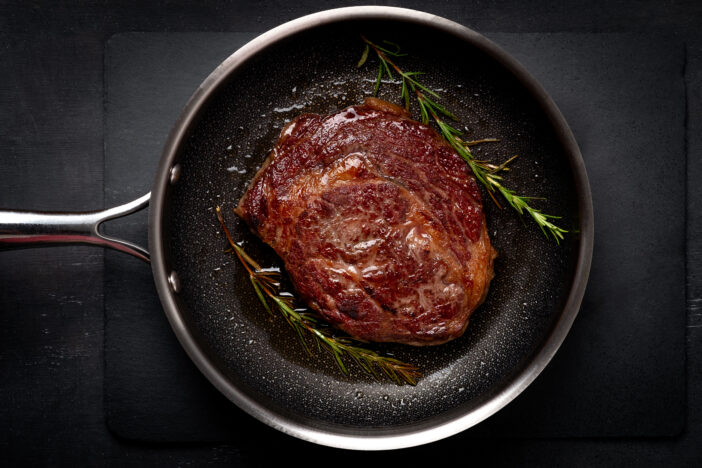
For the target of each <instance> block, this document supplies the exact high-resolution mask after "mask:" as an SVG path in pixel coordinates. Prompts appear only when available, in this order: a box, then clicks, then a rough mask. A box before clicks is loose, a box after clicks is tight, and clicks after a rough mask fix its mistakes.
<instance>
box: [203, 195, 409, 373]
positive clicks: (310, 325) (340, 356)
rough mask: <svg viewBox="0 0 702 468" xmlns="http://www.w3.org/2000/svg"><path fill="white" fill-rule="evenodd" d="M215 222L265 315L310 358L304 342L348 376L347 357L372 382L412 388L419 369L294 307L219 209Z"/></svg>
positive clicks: (269, 272)
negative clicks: (276, 316)
mask: <svg viewBox="0 0 702 468" xmlns="http://www.w3.org/2000/svg"><path fill="white" fill-rule="evenodd" d="M216 212H217V219H218V220H219V223H220V224H221V225H222V230H223V231H224V235H225V236H226V237H227V241H228V242H229V245H231V247H232V249H233V251H234V253H235V254H236V256H237V258H238V259H239V261H240V262H241V264H242V265H243V266H244V268H246V271H247V272H248V274H249V281H250V282H251V285H252V286H253V288H254V291H255V293H256V296H257V297H258V299H259V300H260V301H261V303H262V304H263V306H264V308H265V309H266V311H268V313H270V314H273V309H276V310H277V311H278V312H279V313H280V314H281V315H282V316H283V318H284V319H285V321H286V322H288V324H289V325H290V326H291V327H292V328H293V330H295V333H296V334H297V336H298V338H299V339H300V342H301V343H302V346H303V347H304V348H305V350H306V351H307V353H309V354H310V356H314V353H313V352H312V349H311V348H310V346H309V343H308V340H311V341H312V342H313V343H314V344H316V347H317V350H318V351H321V350H322V349H324V350H326V351H327V352H328V353H330V354H331V355H332V357H333V358H334V360H335V362H336V364H337V365H338V366H339V368H340V369H341V371H342V372H343V373H344V374H346V375H348V374H349V370H348V368H347V366H346V361H344V358H347V357H348V358H351V359H352V360H353V361H355V362H356V363H357V364H358V365H359V367H361V369H363V370H364V371H365V372H367V373H368V374H370V375H372V376H373V377H375V378H376V379H378V380H380V379H381V377H382V376H383V375H385V376H387V377H388V378H390V379H391V380H393V381H394V382H395V383H397V384H398V385H401V384H403V383H407V384H410V385H416V384H417V379H418V378H419V377H420V376H421V373H420V372H419V369H418V368H417V367H416V366H414V365H412V364H407V363H405V362H402V361H400V360H398V359H395V358H392V357H388V356H383V355H380V354H378V353H377V352H375V351H372V350H370V349H366V348H364V347H363V346H362V344H363V343H362V342H360V341H358V340H356V339H354V338H352V337H350V336H342V335H339V334H337V333H335V332H334V331H333V330H332V329H331V328H330V326H329V325H327V324H326V323H325V322H324V320H322V318H321V317H319V316H318V315H317V314H315V313H313V312H311V311H309V310H307V309H298V308H296V307H295V304H294V298H293V297H292V296H290V295H283V294H281V292H280V282H279V279H280V278H279V273H278V272H275V271H268V270H263V269H262V268H261V267H260V265H259V264H258V263H256V261H255V260H254V259H252V258H251V257H250V256H249V254H247V253H246V251H245V250H244V248H243V247H241V245H239V244H237V243H236V242H234V240H233V239H232V237H231V234H230V233H229V230H228V229H227V226H226V224H225V223H224V218H223V217H222V210H221V209H220V207H219V206H218V207H217V208H216Z"/></svg>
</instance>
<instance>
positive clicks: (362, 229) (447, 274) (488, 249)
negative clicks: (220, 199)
mask: <svg viewBox="0 0 702 468" xmlns="http://www.w3.org/2000/svg"><path fill="white" fill-rule="evenodd" d="M235 211H236V213H237V214H238V215H239V216H241V217H242V218H243V219H244V220H245V221H246V222H247V223H248V224H249V226H250V227H251V229H252V230H253V232H254V233H256V234H257V235H258V236H259V237H260V238H261V239H262V240H263V241H264V242H266V243H268V244H269V245H271V246H272V247H273V249H275V251H276V252H277V253H278V255H280V257H281V258H282V259H283V261H284V263H285V269H286V270H287V272H288V273H289V275H290V277H291V280H292V282H293V284H294V286H295V289H296V291H297V293H298V294H299V295H300V297H301V298H302V299H303V300H305V301H306V302H307V304H308V305H309V306H310V307H311V308H312V309H314V310H316V311H317V312H319V313H320V314H321V315H322V316H323V317H325V318H326V319H327V320H328V321H329V322H330V323H332V324H333V325H335V326H336V327H338V328H340V329H342V330H344V331H345V332H347V333H349V334H350V335H352V336H354V337H356V338H360V339H363V340H367V341H384V342H397V343H405V344H410V345H417V346H422V345H435V344H441V343H445V342H446V341H449V340H451V339H453V338H456V337H458V336H461V335H462V334H463V332H464V331H465V329H466V326H467V324H468V318H469V317H470V315H471V313H472V312H473V311H474V310H475V308H476V307H478V305H480V304H481V303H482V302H483V300H484V299H485V296H486V294H487V291H488V286H489V283H490V280H491V279H492V277H493V259H494V258H495V251H494V249H493V248H492V246H491V245H490V239H489V238H488V233H487V228H486V225H485V215H484V213H483V208H482V202H481V197H480V191H479V189H478V186H477V184H476V181H475V178H474V177H473V175H472V173H471V172H470V170H469V168H468V166H467V165H466V164H465V162H464V161H463V160H462V159H461V157H460V156H459V155H458V154H456V152H455V151H454V150H453V148H451V146H450V145H449V144H448V143H446V142H445V141H444V140H443V139H442V138H441V137H440V136H439V135H438V134H437V133H436V132H435V131H434V130H433V129H432V128H431V127H429V126H426V125H423V124H420V123H419V122H417V121H415V120H412V119H411V118H410V116H409V115H408V113H407V112H406V111H405V110H404V109H403V108H401V107H397V106H395V105H393V104H390V103H387V102H385V101H381V100H379V99H375V98H368V99H366V101H365V102H364V103H363V104H362V105H358V106H352V107H349V108H347V109H344V110H342V111H340V112H338V113H336V114H331V115H327V116H321V115H316V114H304V115H301V116H299V117H297V118H296V119H294V120H293V121H292V122H290V123H289V124H288V125H287V126H286V127H285V128H284V129H283V131H282V133H281V135H280V139H279V140H278V143H277V144H276V146H275V148H274V149H273V151H272V152H271V154H270V155H269V156H268V159H267V160H266V162H265V163H264V165H263V167H262V168H261V170H260V171H259V172H258V173H257V174H256V176H255V177H254V179H253V181H252V182H251V185H250V187H249V188H248V190H247V192H246V194H245V195H244V196H243V197H242V199H241V201H240V202H239V206H238V207H237V208H236V210H235Z"/></svg>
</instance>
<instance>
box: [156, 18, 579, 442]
mask: <svg viewBox="0 0 702 468" xmlns="http://www.w3.org/2000/svg"><path fill="white" fill-rule="evenodd" d="M381 16H382V18H380V17H368V15H366V16H365V17H360V18H359V17H356V18H354V17H353V15H350V17H348V18H344V19H338V20H334V21H332V22H331V23H330V24H321V25H313V24H309V23H308V24H307V25H306V26H305V27H304V28H301V30H300V31H297V32H295V33H292V34H287V35H286V37H283V38H279V39H277V40H276V41H275V42H274V43H273V44H268V45H267V46H266V47H265V48H262V49H261V50H259V51H258V52H257V53H256V54H254V55H253V56H252V57H250V58H248V59H247V60H245V61H244V62H243V63H241V64H239V65H238V66H236V67H234V70H233V71H229V70H228V71H227V77H226V79H223V80H222V81H220V82H218V85H217V86H216V88H214V90H211V91H210V92H209V94H208V95H207V97H206V98H202V99H201V101H202V105H199V106H196V107H197V109H195V110H192V108H191V110H190V111H187V110H186V113H185V114H184V117H183V118H182V120H181V121H180V122H179V123H178V125H177V126H176V130H175V131H174V135H172V137H171V143H170V146H167V148H166V151H165V153H164V159H163V160H162V164H161V170H160V175H159V177H158V178H157V183H156V189H155V191H154V197H155V200H156V202H155V203H154V202H153V201H152V210H153V211H156V214H155V215H153V214H152V223H155V224H157V226H158V229H156V230H154V232H155V233H156V234H152V239H151V242H152V249H151V250H152V252H154V251H155V250H159V249H160V250H162V251H163V254H162V255H158V254H157V255H155V257H154V262H155V263H156V264H155V265H154V272H155V275H156V280H157V283H158V284H159V291H160V294H161V297H162V300H163V302H164V308H165V309H166V312H167V313H168V314H169V318H170V319H171V323H172V324H173V325H174V328H175V329H176V333H177V334H178V335H179V338H181V341H182V342H183V344H184V346H185V348H186V350H187V351H188V352H189V353H190V354H191V356H193V358H194V360H195V361H196V363H198V365H199V366H200V368H201V369H202V370H203V372H205V375H207V376H208V377H209V378H210V379H211V380H212V381H213V383H214V384H215V385H216V386H217V387H218V388H220V390H222V391H223V392H224V393H225V394H226V395H227V396H228V397H230V398H231V399H232V400H234V401H235V402H236V403H237V404H239V405H240V406H242V407H243V408H244V409H246V410H247V411H249V412H250V413H252V414H253V415H254V416H256V417H258V418H260V419H262V420H263V421H264V422H266V423H268V424H270V425H272V426H274V427H277V428H279V429H281V430H283V431H285V432H289V433H292V434H293V435H296V436H298V437H302V438H306V439H309V440H313V441H315V442H319V443H324V444H328V445H336V446H346V447H351V448H361V447H360V446H357V445H354V443H351V442H348V443H347V442H346V439H345V438H347V437H348V438H349V440H350V439H353V438H369V439H376V438H377V439H379V440H381V439H392V438H393V437H398V436H404V435H407V434H421V433H423V432H425V431H431V430H434V432H433V433H432V435H431V436H429V437H428V438H426V439H422V438H421V437H420V438H418V439H407V440H402V441H395V442H391V443H387V444H386V445H384V446H383V445H382V443H381V444H380V445H378V446H373V445H370V444H369V445H368V448H390V447H397V446H406V445H415V444H417V443H423V442H427V441H429V440H432V439H436V438H439V437H442V436H444V435H449V434H450V433H451V432H456V431H457V430H460V429H462V428H465V426H467V425H469V423H466V422H463V423H456V422H455V421H457V420H460V419H461V418H462V417H463V416H464V415H466V414H469V413H480V412H481V411H484V412H485V415H484V416H478V417H476V418H474V419H475V420H476V421H477V420H480V419H482V418H484V417H485V416H487V415H489V414H491V413H492V412H494V410H495V409H497V407H501V406H502V405H504V404H505V403H506V401H504V402H500V403H499V404H497V406H495V405H496V403H495V399H498V398H499V396H500V395H501V393H503V392H505V389H506V388H508V387H509V386H510V385H514V382H515V381H517V380H519V379H522V380H524V379H525V377H524V374H525V373H528V372H531V373H534V371H533V369H532V368H533V367H534V360H541V361H543V360H544V359H545V360H546V362H547V361H548V359H550V354H551V352H550V351H549V352H544V347H550V348H551V350H552V351H553V352H555V348H557V346H558V345H559V344H560V341H558V342H557V343H555V344H554V343H553V342H552V341H553V339H552V341H550V342H549V341H548V340H549V338H550V337H552V336H553V335H554V334H556V335H561V336H562V335H563V334H564V333H565V332H566V331H567V327H569V326H570V323H571V322H572V319H573V317H574V315H575V313H576V312H577V307H578V305H579V301H580V297H576V298H575V299H576V300H575V302H576V303H575V304H573V289H574V288H579V291H580V292H579V293H578V294H580V296H581V294H582V288H583V287H584V281H585V279H586V276H587V271H586V270H585V272H584V276H583V271H582V270H583V268H584V267H583V259H582V258H583V253H582V252H583V244H582V242H583V238H582V233H583V232H586V233H588V232H589V235H590V236H591V228H590V227H589V226H585V225H584V224H587V223H591V222H590V221H588V220H587V217H588V216H589V217H590V219H591V212H586V213H583V206H585V207H586V208H587V207H589V189H587V185H585V186H584V187H583V182H582V180H583V178H584V172H583V173H582V174H579V173H578V170H580V168H579V166H578V163H579V164H582V161H581V160H580V159H579V158H580V156H579V152H578V151H577V147H575V148H574V147H573V144H572V143H573V142H572V141H570V140H569V139H568V138H567V137H568V136H569V132H567V134H566V135H565V136H564V133H563V129H562V128H559V127H558V126H557V125H556V126H554V122H553V115H551V114H550V113H549V112H551V111H552V109H547V107H548V106H546V105H545V104H544V102H543V101H542V100H541V98H540V97H539V96H535V95H534V93H533V90H532V89H529V86H525V85H524V84H523V80H522V78H523V77H519V78H518V77H517V76H515V74H514V71H513V70H510V69H508V68H506V67H505V65H504V63H501V62H503V60H502V59H501V58H500V57H497V58H495V57H494V56H493V55H492V54H491V53H489V52H486V51H483V50H482V49H481V48H480V47H477V46H476V45H475V44H472V43H470V42H466V39H465V37H462V36H460V35H456V34H454V31H453V30H451V29H450V28H448V29H446V28H442V27H437V26H434V25H432V24H431V22H424V21H417V20H407V19H403V18H401V17H400V16H401V15H400V16H393V15H381ZM361 34H364V35H366V36H367V37H368V38H370V39H371V40H375V41H377V42H381V41H383V40H389V41H392V42H394V43H397V44H399V45H401V47H402V50H403V51H404V52H407V53H408V54H409V55H408V56H406V57H403V58H401V59H398V62H399V63H400V64H401V66H403V67H405V69H406V70H408V71H422V72H425V73H426V74H425V75H423V76H422V77H421V80H422V81H423V82H424V83H425V84H427V85H429V86H430V87H431V88H432V89H435V90H436V91H437V92H438V93H439V94H440V95H441V103H443V104H444V105H445V106H446V107H447V108H448V109H451V110H452V111H453V112H454V113H455V114H456V115H457V116H458V117H459V119H460V125H459V126H460V128H461V129H463V130H464V131H465V138H466V139H480V138H498V139H499V140H500V141H499V142H498V143H489V144H483V145H481V146H478V147H476V148H475V153H476V156H477V157H479V158H481V159H487V160H490V161H494V162H498V163H499V162H502V161H504V160H506V159H508V158H510V157H511V156H513V155H515V154H516V155H518V158H517V159H516V160H515V161H514V162H513V163H512V165H511V171H510V172H509V173H508V174H507V175H506V176H505V184H506V185H507V186H509V187H513V188H515V189H516V190H517V192H518V193H521V194H526V195H530V196H538V197H543V198H544V200H534V201H533V204H534V205H536V206H537V207H541V208H543V209H544V211H546V212H548V213H550V214H555V215H559V216H562V219H560V220H558V224H559V225H561V226H563V227H565V228H566V229H568V230H569V231H570V233H569V234H567V235H566V238H565V241H561V243H560V245H558V244H557V243H556V242H555V241H554V240H553V239H552V238H547V237H546V236H545V235H544V234H543V233H542V232H541V231H540V230H539V229H538V227H537V226H536V225H535V224H534V223H533V222H532V221H531V220H530V219H527V218H522V217H520V216H518V215H517V214H516V213H515V212H514V210H512V209H510V208H508V207H507V208H504V209H499V208H498V207H497V206H496V204H495V203H493V201H492V200H491V199H490V197H488V196H487V194H485V192H484V205H485V209H486V213H487V223H488V228H489V232H490V237H491V240H492V242H493V244H494V246H495V248H496V249H497V251H498V253H499V257H498V259H497V260H496V262H495V279H494V280H493V282H492V285H491V287H490V291H489V294H488V297H487V300H486V301H485V303H484V304H483V305H482V306H481V307H480V308H479V309H478V310H477V311H476V312H475V313H474V315H473V316H472V318H471V321H470V324H469V326H468V329H467V331H466V333H465V335H464V336H463V337H461V338H459V339H456V340H454V341H453V342H450V343H448V344H444V345H441V346H435V347H423V348H416V347H409V346H403V345H374V346H373V348H374V349H378V350H381V351H383V352H387V353H391V354H392V355H394V356H396V357H398V358H400V359H403V360H406V361H409V362H412V363H415V364H417V365H419V366H420V367H421V369H422V372H423V374H424V375H423V377H422V378H421V379H420V380H419V383H418V384H417V385H416V386H410V385H404V386H398V385H396V384H394V383H392V382H391V381H389V380H385V381H380V382H379V381H376V380H374V379H373V378H371V377H369V376H368V375H366V374H364V373H363V372H362V371H360V370H359V368H358V367H357V366H355V365H354V364H353V363H351V362H350V361H349V369H350V370H351V375H348V376H347V375H344V374H343V373H342V372H341V371H340V370H339V369H338V368H337V366H336V365H335V363H334V361H333V359H332V358H331V356H329V355H328V354H326V353H324V352H320V353H316V354H315V355H314V356H312V357H311V356H309V355H308V354H307V353H306V352H305V350H304V348H303V347H302V346H301V344H300V343H299V341H298V338H297V336H296V335H295V333H294V332H293V330H292V329H291V328H290V326H289V325H288V324H287V323H286V322H285V321H284V320H283V319H282V318H281V317H279V316H270V315H268V314H267V313H266V311H265V309H264V308H263V307H262V306H261V304H260V303H259V301H258V299H257V297H256V295H255V293H254V291H253V289H252V287H251V284H250V282H249V281H248V278H247V274H246V271H245V270H244V268H242V267H241V266H240V265H239V264H238V261H237V259H236V258H235V257H234V256H233V255H232V254H230V253H227V252H225V250H226V249H227V242H226V240H225V237H224V235H223V233H222V231H221V229H220V226H219V223H218V222H217V219H216V216H215V207H216V206H218V205H220V206H222V209H223V212H224V215H225V219H226V222H227V224H228V226H229V229H230V230H231V232H232V234H233V237H234V238H235V240H241V241H243V242H244V247H245V249H246V250H247V252H249V254H250V255H251V256H253V257H254V258H255V259H257V260H258V261H259V263H261V264H262V265H264V266H279V267H280V266H282V264H281V262H280V261H279V260H278V258H277V257H276V255H275V253H274V252H273V251H272V250H271V249H270V248H268V247H266V246H265V245H263V244H262V242H261V241H259V240H258V239H257V238H256V237H255V236H253V235H252V234H251V233H250V232H249V230H248V227H247V226H246V225H245V223H243V222H242V221H241V220H239V219H238V218H237V216H236V215H234V214H233V213H232V211H231V210H232V208H233V207H234V206H236V204H237V202H238V200H239V198H240V197H241V196H242V195H243V193H244V191H245V189H246V188H247V186H248V183H249V181H250V180H251V178H252V177H253V176H254V174H255V173H256V171H257V169H258V168H259V167H260V165H261V164H262V162H263V161H264V159H265V157H266V156H267V155H268V153H269V151H270V150H271V148H272V147H273V145H274V144H275V142H276V140H277V137H278V134H279V133H280V130H281V128H282V127H283V126H284V125H285V123H286V122H287V121H289V120H290V119H292V118H294V117H295V116H296V115H298V114H300V113H303V112H305V113H306V112H315V113H331V112H335V111H338V110H340V109H342V108H344V107H347V106H349V105H353V104H357V103H361V102H362V101H363V99H364V97H366V96H370V95H371V94H372V93H373V87H374V81H375V76H376V72H377V65H378V62H377V59H376V58H375V57H374V56H373V55H372V54H371V56H370V57H369V60H368V62H367V63H366V65H365V66H363V67H362V68H360V69H359V68H357V67H356V63H357V62H358V60H359V58H360V56H361V53H362V51H363V43H362V42H361V39H360V35H361ZM398 83H399V82H397V81H395V82H390V81H388V80H386V81H385V82H383V85H382V87H381V91H380V97H382V98H384V99H386V100H388V101H391V102H397V103H399V95H400V85H399V84H398ZM208 86H209V85H208V83H205V84H204V85H203V89H208ZM191 107H192V106H191ZM545 109H546V110H545ZM413 110H414V111H415V113H414V115H415V116H418V115H419V114H418V112H417V109H413ZM188 112H189V113H188ZM559 115H560V114H559ZM566 130H567V129H566ZM571 138H572V137H571ZM174 163H177V164H178V165H179V170H180V176H179V177H177V182H175V183H170V182H169V181H168V177H169V175H170V174H171V172H172V171H170V168H171V167H173V165H174ZM173 179H174V180H175V179H176V177H174V178H173ZM584 180H585V182H586V179H584ZM583 197H585V198H586V200H585V201H583ZM499 201H500V202H502V200H499ZM502 204H503V205H504V203H502ZM585 211H587V209H586V210H585ZM584 219H585V221H583V220H584ZM153 227H154V226H153V225H152V230H153ZM154 235H155V236H156V237H154ZM586 240H587V239H586ZM589 243H590V245H591V238H590V239H589ZM155 247H157V248H155ZM160 250H159V251H160ZM588 259H589V257H588ZM586 263H587V264H588V265H589V260H588V262H586ZM171 272H175V274H176V275H175V276H177V280H175V278H174V277H172V278H171V285H170V286H166V279H165V278H166V276H167V275H170V274H171ZM176 283H177V284H178V286H177V288H176V289H177V291H178V292H177V293H174V292H173V289H174V288H173V284H176ZM288 287H289V288H291V287H290V286H289V285H288ZM291 290H292V289H291ZM578 294H575V296H578ZM569 300H570V302H568V301H569ZM563 327H565V328H566V329H565V330H563ZM184 334H185V335H187V338H185V339H184V338H183V335H184ZM544 354H546V356H544ZM203 362H205V363H206V364H203ZM543 365H545V362H541V363H539V364H538V365H536V366H535V367H536V368H537V370H536V371H535V372H536V373H538V371H539V370H540V369H541V367H543ZM530 366H531V367H530ZM529 369H532V370H529ZM534 376H535V375H533V376H527V378H526V380H525V381H526V383H527V384H528V382H530V380H531V379H532V378H533V377H534ZM512 390H513V389H512ZM516 393H518V391H517V392H516ZM510 399H511V397H510ZM490 405H492V407H491V406H490ZM437 427H438V428H441V427H446V428H447V429H446V430H445V431H444V432H445V434H444V433H441V431H439V432H437V431H436V430H435V429H436V428H437ZM308 431H309V432H308ZM317 432H321V433H327V434H331V436H330V438H328V439H325V438H324V437H318V436H317V435H315V434H316V433H317ZM310 434H312V435H310ZM336 436H339V437H340V438H338V439H336V438H334V437H336Z"/></svg>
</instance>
